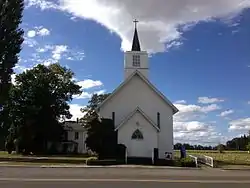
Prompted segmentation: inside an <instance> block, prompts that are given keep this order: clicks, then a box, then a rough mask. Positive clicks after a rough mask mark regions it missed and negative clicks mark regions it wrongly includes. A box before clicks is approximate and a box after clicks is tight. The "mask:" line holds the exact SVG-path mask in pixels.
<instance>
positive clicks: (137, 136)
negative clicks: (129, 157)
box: [131, 129, 143, 140]
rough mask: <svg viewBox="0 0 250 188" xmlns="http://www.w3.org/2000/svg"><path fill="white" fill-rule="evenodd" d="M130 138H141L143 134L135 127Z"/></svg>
mask: <svg viewBox="0 0 250 188" xmlns="http://www.w3.org/2000/svg"><path fill="white" fill-rule="evenodd" d="M131 138H132V139H133V140H143V134H142V132H141V131H140V130H139V129H136V130H135V132H134V133H133V134H132V137H131Z"/></svg>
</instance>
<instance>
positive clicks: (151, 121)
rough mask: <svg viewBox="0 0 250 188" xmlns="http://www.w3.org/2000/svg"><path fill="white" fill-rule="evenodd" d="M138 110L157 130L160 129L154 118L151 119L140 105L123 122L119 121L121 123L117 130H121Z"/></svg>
mask: <svg viewBox="0 0 250 188" xmlns="http://www.w3.org/2000/svg"><path fill="white" fill-rule="evenodd" d="M136 112H139V113H141V114H142V116H143V117H144V118H145V119H146V120H147V121H148V122H149V123H150V124H151V125H152V126H153V127H154V128H155V129H156V130H157V132H159V131H160V129H159V127H158V126H157V125H156V124H155V123H154V121H153V120H151V119H150V117H149V116H147V115H146V114H145V113H144V112H143V111H142V109H141V108H140V107H137V108H136V109H135V110H134V111H133V112H131V113H130V114H129V115H128V116H126V117H125V118H124V119H123V120H122V121H121V123H119V125H118V126H117V128H116V129H115V130H119V129H120V128H121V127H122V126H123V125H124V124H125V123H126V122H127V121H129V120H130V118H132V117H133V116H134V115H135V113H136Z"/></svg>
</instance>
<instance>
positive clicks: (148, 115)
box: [98, 24, 178, 158]
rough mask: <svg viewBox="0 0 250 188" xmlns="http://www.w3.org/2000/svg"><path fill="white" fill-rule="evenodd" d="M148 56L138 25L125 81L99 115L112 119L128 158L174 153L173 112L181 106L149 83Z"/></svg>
mask: <svg viewBox="0 0 250 188" xmlns="http://www.w3.org/2000/svg"><path fill="white" fill-rule="evenodd" d="M149 71H150V69H149V57H148V53H147V52H146V51H141V47H140V42H139V37H138V32H137V27H136V24H135V31H134V37H133V43H132V50H131V51H127V52H125V58H124V76H125V79H124V81H123V82H122V83H121V84H120V85H119V86H118V87H117V88H116V89H115V90H114V91H113V92H112V94H111V95H110V96H109V97H108V98H107V99H106V100H105V101H103V102H102V103H101V104H100V106H99V107H98V112H99V115H100V117H103V118H110V119H113V120H114V122H115V128H116V130H117V135H118V136H117V139H118V144H124V145H125V146H126V147H127V155H128V157H152V153H153V151H154V148H158V151H159V158H165V157H166V154H170V156H171V154H172V153H173V115H174V114H175V113H177V112H178V109H177V108H176V107H175V106H174V105H173V104H172V103H171V102H170V101H169V100H168V99H167V98H166V97H165V96H164V95H163V94H162V93H161V92H160V91H159V90H157V88H155V86H154V85H153V84H152V83H151V82H150V79H149V75H150V72H149Z"/></svg>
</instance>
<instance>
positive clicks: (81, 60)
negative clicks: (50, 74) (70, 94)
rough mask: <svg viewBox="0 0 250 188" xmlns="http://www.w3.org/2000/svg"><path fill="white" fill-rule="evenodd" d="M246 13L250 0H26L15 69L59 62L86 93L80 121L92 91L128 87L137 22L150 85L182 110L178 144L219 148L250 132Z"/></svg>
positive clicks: (74, 107)
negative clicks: (127, 61) (128, 58)
mask: <svg viewBox="0 0 250 188" xmlns="http://www.w3.org/2000/svg"><path fill="white" fill-rule="evenodd" d="M140 2H144V3H143V6H142V5H141V4H139V3H140ZM152 3H153V4H152ZM121 7H122V8H121ZM150 7H152V10H151V9H149V8H150ZM162 7H165V8H162ZM249 7H250V1H249V0H247V1H246V0H245V1H244V0H235V1H234V2H232V1H226V0H217V1H212V0H211V2H207V3H205V2H203V3H202V2H200V1H197V0H189V1H186V2H182V3H181V2H176V1H174V0H168V1H158V2H155V1H154V0H144V1H142V0H137V1H136V3H134V4H133V2H132V1H130V0H128V1H127V2H122V1H120V0H110V1H105V0H97V1H95V2H94V1H90V0H83V1H74V0H67V1H66V0H59V1H45V0H37V1H35V0H26V9H25V11H24V19H23V24H22V27H23V28H24V30H25V42H24V44H23V50H22V52H21V55H20V58H21V59H20V63H19V64H18V65H17V67H16V68H15V71H16V72H17V73H20V72H22V71H25V70H26V69H28V68H32V67H33V66H35V65H37V64H39V63H41V64H45V65H49V64H51V63H55V62H60V64H62V65H64V66H67V67H69V68H70V69H72V70H73V71H74V72H75V74H76V75H75V79H76V81H77V82H78V84H79V85H81V86H82V89H83V94H82V95H81V96H76V97H75V99H74V100H73V101H72V103H71V112H72V114H73V115H74V118H76V117H78V116H81V113H80V111H79V110H80V108H81V107H83V106H84V105H86V103H87V101H88V99H89V97H90V96H91V95H92V94H93V93H95V92H97V93H104V92H111V91H112V90H113V89H115V88H116V87H117V86H118V85H119V84H120V83H121V82H122V81H123V56H124V54H123V51H124V50H130V47H131V39H132V34H133V22H132V20H133V18H137V19H139V20H140V23H139V26H138V27H139V28H138V30H139V37H140V40H141V44H142V48H143V49H144V50H147V51H149V52H150V54H151V57H150V80H151V82H152V83H153V84H155V85H156V86H157V88H159V90H160V91H162V92H163V93H164V94H165V95H166V96H167V98H169V99H170V100H171V101H172V102H173V103H174V104H175V105H176V106H177V107H178V108H179V110H180V112H179V113H178V114H177V115H176V116H175V118H174V124H175V125H174V130H175V133H174V136H175V141H176V142H177V141H180V142H190V143H203V144H218V143H219V142H225V141H226V140H227V139H230V138H232V137H233V136H238V135H240V134H244V133H247V131H248V130H250V114H249V111H250V102H249V101H250V96H249V83H250V56H249V49H250V42H249V41H250V34H249V33H250V25H249V24H248V23H249V22H250V9H249ZM156 10H157V11H156ZM173 10H174V11H173Z"/></svg>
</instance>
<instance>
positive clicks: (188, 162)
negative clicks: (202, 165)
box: [175, 158, 196, 167]
mask: <svg viewBox="0 0 250 188" xmlns="http://www.w3.org/2000/svg"><path fill="white" fill-rule="evenodd" d="M175 164H176V166H180V167H196V164H195V162H194V161H193V160H192V159H191V158H182V159H180V160H177V161H176V162H175Z"/></svg>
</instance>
